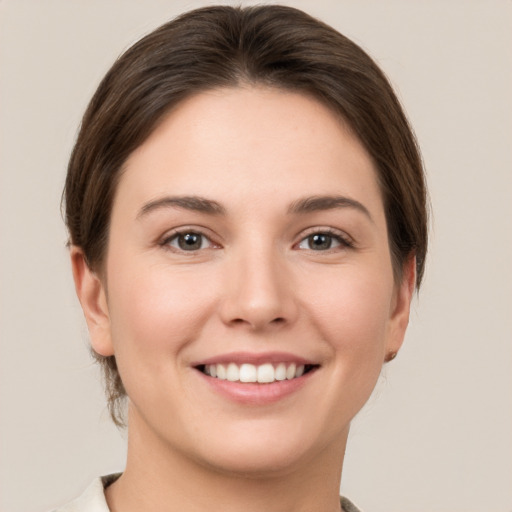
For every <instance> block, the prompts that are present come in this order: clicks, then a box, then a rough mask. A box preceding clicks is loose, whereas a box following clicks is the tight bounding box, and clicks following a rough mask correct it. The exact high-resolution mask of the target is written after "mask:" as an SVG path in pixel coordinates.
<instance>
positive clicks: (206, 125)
mask: <svg viewBox="0 0 512 512" xmlns="http://www.w3.org/2000/svg"><path fill="white" fill-rule="evenodd" d="M166 193H168V194H172V195H178V194H179V195H181V194H187V195H191V194H198V195H202V196H213V198H214V199H217V200H220V201H221V202H222V201H224V200H225V201H227V202H235V201H236V200H237V199H238V200H239V202H240V203H241V204H242V205H243V204H247V203H244V201H246V200H249V199H250V200H251V201H256V202H260V201H267V202H268V200H269V199H271V198H273V199H275V200H276V201H281V200H282V201H284V200H288V201H293V200H294V199H296V197H297V196H304V195H314V194H318V195H325V194H333V193H339V194H343V195H347V196H351V197H353V198H354V199H358V200H359V199H365V200H366V201H367V202H370V203H371V202H375V201H376V202H377V203H381V200H380V191H379V188H378V185H377V180H376V174H375V169H374V166H373V162H372V161H371V159H370V157H369V155H368V154H367V152H366V150H365V149H364V148H363V146H362V144H361V143H360V142H359V140H358V139H357V138H356V137H355V136H354V135H353V134H352V132H351V130H350V129H349V128H348V127H347V126H346V124H345V123H344V122H343V120H342V119H340V117H339V116H337V115H336V114H335V113H334V112H332V111H331V110H330V109H328V108H327V107H326V106H325V105H323V104H322V103H320V102H319V101H317V100H315V99H313V98H311V97H309V96H306V95H304V94H299V93H294V92H289V91H283V90H278V89H271V88H263V87H239V88H223V89H216V90H211V91H208V92H204V93H201V94H198V95H195V96H193V97H191V98H188V99H187V100H185V101H183V102H181V103H180V104H178V105H177V107H175V108H174V109H173V110H172V111H171V112H169V114H168V115H167V116H166V117H165V118H164V120H163V121H162V122H161V123H160V125H159V126H158V127H157V128H156V130H155V131H154V132H153V133H152V134H151V136H150V137H149V138H148V139H147V140H146V141H145V142H144V143H143V144H142V145H141V146H140V147H139V148H137V149H136V150H135V151H134V152H133V153H132V154H131V155H130V157H129V159H128V160H127V162H126V164H125V166H124V172H123V176H122V178H121V180H120V183H119V186H118V191H117V194H116V196H117V197H116V201H118V200H122V199H123V198H124V199H128V200H129V201H130V202H131V203H132V204H134V205H136V204H137V203H140V202H143V201H148V200H151V199H156V198H157V197H158V196H161V195H163V194H166ZM114 206H115V204H114ZM374 206H375V205H374ZM376 206H377V207H380V206H381V204H380V205H379V204H377V205H376Z"/></svg>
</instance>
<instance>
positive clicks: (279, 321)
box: [272, 316, 285, 324]
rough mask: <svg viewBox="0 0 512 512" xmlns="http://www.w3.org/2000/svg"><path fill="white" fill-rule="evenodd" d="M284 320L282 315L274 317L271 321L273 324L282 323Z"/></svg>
mask: <svg viewBox="0 0 512 512" xmlns="http://www.w3.org/2000/svg"><path fill="white" fill-rule="evenodd" d="M284 322H285V319H284V318H283V317H281V316H280V317H278V318H274V320H272V323H273V324H282V323H284Z"/></svg>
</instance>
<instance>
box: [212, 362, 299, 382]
mask: <svg viewBox="0 0 512 512" xmlns="http://www.w3.org/2000/svg"><path fill="white" fill-rule="evenodd" d="M304 370H305V367H304V365H303V364H301V365H298V366H297V365H296V364H295V363H290V364H285V363H279V364H277V365H276V366H275V367H274V365H272V364H271V363H265V364H261V365H259V366H256V365H254V364H249V363H244V364H241V365H240V366H238V365H237V364H235V363H229V364H228V365H225V364H208V365H205V367H204V373H205V374H206V375H209V376H210V377H216V378H217V379H220V380H229V381H230V382H238V381H239V382H259V383H261V384H266V383H270V382H275V381H280V380H291V379H296V378H298V377H301V376H302V375H304Z"/></svg>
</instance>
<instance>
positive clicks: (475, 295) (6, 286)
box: [0, 0, 512, 512]
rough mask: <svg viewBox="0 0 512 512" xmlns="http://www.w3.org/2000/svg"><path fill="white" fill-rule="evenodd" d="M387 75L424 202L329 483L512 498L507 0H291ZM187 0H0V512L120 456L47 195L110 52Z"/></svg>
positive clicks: (412, 501)
mask: <svg viewBox="0 0 512 512" xmlns="http://www.w3.org/2000/svg"><path fill="white" fill-rule="evenodd" d="M284 3H287V4H290V5H295V6H297V7H301V8H303V9H305V10H307V11H309V12H310V13H312V14H314V15H317V16H319V17H321V18H322V19H324V20H325V21H327V22H328V23H330V24H332V25H333V26H335V27H336V28H338V29H339V30H341V31H342V32H344V33H345V34H346V35H348V36H349V37H352V38H353V39H355V40H356V41H357V42H359V43H360V44H362V45H363V46H364V47H365V48H366V49H367V50H368V51H369V52H370V53H371V54H372V55H373V56H374V57H375V58H376V59H377V60H378V62H379V63H380V64H381V66H382V67H383V68H384V70H385V71H386V72H387V73H388V75H389V76H390V78H391V80H392V82H393V83H394V84H395V86H396V87H397V89H398V92H399V95H400V97H401V98H402V100H403V103H404V104H405V107H406V110H407V111H408V113H409V116H410V118H411V121H412V124H413V125H414V127H415V129H416V131H417V135H418V138H419V141H420V143H421V146H422V148H423V152H424V158H425V162H426V166H427V169H428V174H429V181H430V187H431V196H432V204H433V209H434V219H433V230H432V244H431V255H430V259H429V264H428V269H427V277H426V281H425V286H424V289H423V291H422V293H421V295H420V298H419V300H417V301H416V305H415V308H414V312H413V315H412V325H411V327H410V331H409V334H408V339H407V343H406V345H405V348H404V349H403V351H402V353H401V354H400V356H399V357H398V359H397V360H396V361H395V362H393V363H392V364H391V365H390V366H389V367H388V369H387V370H386V372H385V374H384V375H383V378H382V379H381V382H380V383H379V386H378V388H377V392H376V393H375V396H374V397H373V398H372V399H371V401H370V404H369V405H368V406H367V407H366V408H365V409H364V410H363V412H361V414H360V415H359V417H358V418H357V420H356V421H355V423H354V426H353V430H352V434H351V442H350V445H349V449H348V454H347V458H346V463H345V474H344V480H343V485H342V491H343V492H344V493H346V494H347V495H348V496H350V497H351V498H352V499H353V500H354V501H355V502H356V503H358V504H359V505H360V506H361V507H362V508H363V509H364V510H367V511H368V512H388V511H393V512H434V511H435V512H463V511H464V512H471V511H486V512H493V511H503V512H510V511H512V398H511V397H512V321H511V319H512V273H511V266H512V229H511V224H512V206H511V205H512V179H511V177H512V166H511V164H512V151H511V142H512V138H511V135H512V94H511V92H510V91H511V90H512V71H511V69H512V68H511V65H510V63H511V62H512V31H511V29H510V27H511V22H512V2H510V1H506V0H501V1H498V0H480V1H470V0H460V1H455V0H447V1H440V0H437V1H427V0H423V1H419V0H418V1H407V0H401V1H397V0H394V1H393V0H386V1H384V0H358V1H356V0H347V1H343V0H341V1H340V0H331V1H329V0H324V1H321V0H320V1H319V0H302V1H300V0H297V1H289V2H284ZM205 4H206V2H204V1H203V2H201V1H170V0H167V1H163V0H162V1H157V0H150V1H148V0H145V1H144V2H142V1H136V0H117V1H114V0H110V1H105V0H82V1H78V0H74V1H71V0H52V1H51V0H45V1H39V0H32V1H29V0H10V1H6V0H3V1H1V0H0V20H1V26H0V67H1V70H0V92H1V99H0V116H1V117H0V119H1V125H0V130H1V131H0V137H1V138H0V144H1V147H0V159H1V160H0V165H1V182H0V194H1V195H0V222H1V224H0V228H1V261H0V283H1V284H0V286H1V288H0V290H1V298H0V300H1V303H0V311H1V321H0V329H1V330H0V335H1V347H0V349H1V354H0V365H1V366H0V371H1V373H0V378H1V382H0V384H1V386H0V390H1V391H0V392H1V396H0V398H1V409H0V435H1V436H0V450H1V459H0V481H1V488H0V510H2V511H11V512H21V511H24V512H25V511H40V512H44V511H45V510H48V509H50V508H51V507H53V506H55V505H57V504H59V503H62V502H64V501H66V500H68V499H70V498H72V497H74V496H75V495H76V494H77V493H79V492H80V491H81V490H82V489H83V487H84V486H85V485H87V484H88V482H89V481H90V480H91V479H92V478H93V477H94V476H96V475H99V474H105V473H108V472H112V471H115V470H120V469H122V467H123V457H124V451H125V448H124V440H123V438H122V436H120V435H119V433H118V432H117V431H116V429H115V428H114V427H113V426H112V425H111V424H110V422H109V419H108V414H107V413H106V410H105V405H104V400H103V395H102V390H101V386H100V384H99V382H98V375H97V372H96V369H95V368H94V366H93V365H92V363H91V361H90V358H89V356H88V352H87V336H86V331H85V328H84V324H83V322H82V319H81V312H80V310H79V306H78V302H77V301H76V299H75V297H74V291H73V288H72V284H71V277H70V272H69V265H68V261H67V252H66V249H65V241H66V233H65V230H64V226H63V222H62V220H61V217H60V212H59V200H60V193H61V188H62V184H63V180H64V175H65V167H66V160H67V157H68V155H69V151H70V149H71V146H72V143H73V139H74V136H75V134H76V129H77V126H78V123H79V119H80V116H81V114H82V112H83V110H84V108H85V105H86V103H87V101H88V99H89V98H90V96H91V94H92V93H93V90H94V89H95V86H96V85H97V83H98V81H99V80H100V78H101V77H102V75H103V74H104V73H105V71H106V70H107V68H108V67H109V65H110V64H111V63H112V61H113V59H114V58H115V57H116V56H117V55H118V54H119V53H120V52H122V51H123V50H124V49H126V48H127V46H129V45H130V44H131V43H132V42H134V41H135V40H136V39H138V38H139V37H140V36H141V35H143V34H144V33H146V32H148V31H149V30H151V29H152V28H154V27H156V26H157V25H159V24H161V23H163V22H164V21H166V20H167V19H169V18H170V17H172V16H174V15H175V14H177V13H179V12H182V11H183V10H186V9H189V8H192V7H197V6H200V5H205Z"/></svg>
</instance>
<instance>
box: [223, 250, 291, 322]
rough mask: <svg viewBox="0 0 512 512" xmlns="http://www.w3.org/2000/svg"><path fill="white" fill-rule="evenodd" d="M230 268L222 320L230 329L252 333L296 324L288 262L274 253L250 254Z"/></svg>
mask: <svg viewBox="0 0 512 512" xmlns="http://www.w3.org/2000/svg"><path fill="white" fill-rule="evenodd" d="M248 252H250V254H248V253H247V252H246V253H244V254H239V255H236V256H235V257H234V258H233V259H232V260H231V261H230V262H229V264H228V265H227V266H228V268H227V269H226V273H227V278H226V287H225V294H224V297H223V302H222V305H221V308H220V309H221V317H222V320H223V322H224V323H225V324H228V325H230V326H236V325H238V326H245V327H246V328H248V329H250V330H253V331H264V330H269V329H270V330H272V329H275V328H277V327H283V326H285V325H289V324H291V323H293V322H294V321H295V320H296V318H297V314H298V308H297V303H296V300H295V297H294V293H293V282H292V279H291V276H290V272H289V269H288V268H287V264H286V261H283V258H279V257H278V256H276V255H275V254H273V252H272V250H266V251H263V250H258V251H248Z"/></svg>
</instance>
